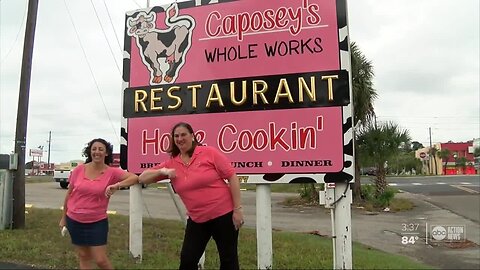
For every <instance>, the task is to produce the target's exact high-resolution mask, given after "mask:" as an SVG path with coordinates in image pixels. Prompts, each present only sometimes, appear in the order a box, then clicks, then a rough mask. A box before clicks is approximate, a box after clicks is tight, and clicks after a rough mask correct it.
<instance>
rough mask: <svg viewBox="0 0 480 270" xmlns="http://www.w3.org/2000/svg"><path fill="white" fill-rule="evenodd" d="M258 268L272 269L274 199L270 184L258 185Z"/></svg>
mask: <svg viewBox="0 0 480 270" xmlns="http://www.w3.org/2000/svg"><path fill="white" fill-rule="evenodd" d="M256 186H257V190H256V195H257V196H256V198H257V203H256V207H257V268H258V269H272V261H273V259H272V253H273V252H272V198H271V187H270V184H257V185H256Z"/></svg>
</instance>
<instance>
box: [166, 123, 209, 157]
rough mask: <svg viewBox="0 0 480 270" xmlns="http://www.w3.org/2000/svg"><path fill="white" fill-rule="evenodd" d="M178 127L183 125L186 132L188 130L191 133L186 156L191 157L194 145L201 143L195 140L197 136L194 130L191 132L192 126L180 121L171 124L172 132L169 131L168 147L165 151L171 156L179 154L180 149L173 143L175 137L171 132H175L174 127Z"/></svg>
mask: <svg viewBox="0 0 480 270" xmlns="http://www.w3.org/2000/svg"><path fill="white" fill-rule="evenodd" d="M178 127H184V128H186V129H187V130H188V132H190V134H193V142H192V148H190V149H189V150H188V151H187V154H188V156H189V157H191V156H192V155H193V151H195V147H197V145H202V144H201V143H199V142H198V141H197V137H196V136H195V132H193V128H192V126H191V125H190V124H188V123H185V122H180V123H177V124H176V125H175V126H173V128H172V132H171V133H170V136H171V137H170V149H169V150H168V151H167V152H168V153H170V156H171V157H176V156H178V155H179V154H180V149H178V146H177V145H176V144H175V138H174V134H173V133H174V132H175V129H177V128H178Z"/></svg>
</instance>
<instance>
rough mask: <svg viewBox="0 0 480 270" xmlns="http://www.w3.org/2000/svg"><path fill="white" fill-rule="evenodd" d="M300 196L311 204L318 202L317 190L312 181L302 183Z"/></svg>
mask: <svg viewBox="0 0 480 270" xmlns="http://www.w3.org/2000/svg"><path fill="white" fill-rule="evenodd" d="M300 198H302V199H303V200H305V201H308V202H309V203H311V204H318V190H317V188H316V187H315V184H314V183H308V184H302V189H301V190H300Z"/></svg>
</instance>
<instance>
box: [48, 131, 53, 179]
mask: <svg viewBox="0 0 480 270" xmlns="http://www.w3.org/2000/svg"><path fill="white" fill-rule="evenodd" d="M51 142H52V131H49V132H48V153H47V155H48V156H47V164H48V165H47V166H48V170H49V171H50V144H51ZM54 169H55V168H54Z"/></svg>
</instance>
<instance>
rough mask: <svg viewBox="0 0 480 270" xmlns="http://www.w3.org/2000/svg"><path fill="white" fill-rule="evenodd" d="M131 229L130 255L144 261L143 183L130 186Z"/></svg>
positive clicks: (138, 260)
mask: <svg viewBox="0 0 480 270" xmlns="http://www.w3.org/2000/svg"><path fill="white" fill-rule="evenodd" d="M129 192H130V208H129V214H130V231H129V248H130V255H131V256H132V257H133V258H134V259H136V260H137V262H141V261H142V245H143V241H142V237H143V236H142V230H143V228H142V225H143V224H142V217H143V204H142V185H141V184H136V185H133V186H131V187H130V191H129Z"/></svg>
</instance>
